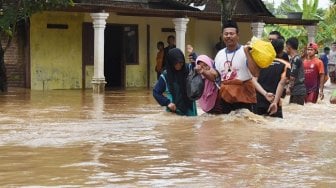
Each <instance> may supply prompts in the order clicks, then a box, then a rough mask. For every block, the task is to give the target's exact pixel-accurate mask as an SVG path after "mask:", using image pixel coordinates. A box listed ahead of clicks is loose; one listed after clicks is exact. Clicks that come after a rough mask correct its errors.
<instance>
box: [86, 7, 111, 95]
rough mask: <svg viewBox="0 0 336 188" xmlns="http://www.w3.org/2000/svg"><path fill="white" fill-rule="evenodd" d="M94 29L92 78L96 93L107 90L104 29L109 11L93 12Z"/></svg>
mask: <svg viewBox="0 0 336 188" xmlns="http://www.w3.org/2000/svg"><path fill="white" fill-rule="evenodd" d="M90 15H91V18H92V19H93V29H94V70H93V71H94V73H93V78H92V87H93V92H94V93H102V92H104V91H105V84H106V81H105V76H104V39H105V37H104V30H105V26H106V19H107V17H108V16H109V14H108V13H91V14H90Z"/></svg>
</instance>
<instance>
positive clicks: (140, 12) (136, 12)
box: [62, 3, 319, 25]
mask: <svg viewBox="0 0 336 188" xmlns="http://www.w3.org/2000/svg"><path fill="white" fill-rule="evenodd" d="M62 11H63V10H62ZM65 11H69V12H90V13H92V12H115V13H116V14H117V15H123V16H140V17H168V18H196V19H200V20H212V21H220V20H221V15H220V14H219V13H217V12H202V11H200V10H198V9H190V10H173V9H160V8H150V7H144V6H141V5H139V4H137V5H134V6H124V5H119V6H118V5H113V4H99V5H92V4H83V3H81V4H75V6H72V7H68V8H67V9H65ZM233 20H235V21H237V22H264V23H266V24H287V25H317V24H318V22H319V20H302V19H287V18H276V17H274V16H264V15H237V14H235V15H233Z"/></svg>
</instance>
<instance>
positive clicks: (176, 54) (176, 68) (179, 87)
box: [153, 48, 197, 116]
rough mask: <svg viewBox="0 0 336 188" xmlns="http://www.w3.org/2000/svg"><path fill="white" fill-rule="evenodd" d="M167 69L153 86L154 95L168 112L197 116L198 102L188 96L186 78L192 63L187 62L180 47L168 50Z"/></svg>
mask: <svg viewBox="0 0 336 188" xmlns="http://www.w3.org/2000/svg"><path fill="white" fill-rule="evenodd" d="M165 64H166V70H164V71H163V73H162V74H161V75H160V78H159V80H158V81H157V82H156V84H155V86H154V88H153V97H154V98H155V100H156V101H157V102H158V103H159V104H160V105H161V106H166V110H167V111H168V112H173V113H176V114H178V115H185V116H197V109H196V102H195V101H192V100H190V99H189V98H188V96H187V89H186V80H187V76H188V74H189V71H190V70H191V68H192V67H191V65H190V64H186V62H185V58H184V54H183V52H182V51H181V50H180V49H178V48H173V49H171V50H169V51H168V54H167V58H166V63H165Z"/></svg>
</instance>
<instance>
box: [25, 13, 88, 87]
mask: <svg viewBox="0 0 336 188" xmlns="http://www.w3.org/2000/svg"><path fill="white" fill-rule="evenodd" d="M82 20H83V15H81V14H76V13H61V12H44V13H41V14H35V15H34V16H33V17H32V18H31V30H30V47H31V49H30V51H31V89H32V90H43V89H76V88H81V85H82V69H81V67H82V43H81V41H82ZM48 23H50V24H67V25H68V29H48V28H47V24H48Z"/></svg>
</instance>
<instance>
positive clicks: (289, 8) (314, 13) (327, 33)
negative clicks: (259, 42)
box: [263, 0, 336, 48]
mask: <svg viewBox="0 0 336 188" xmlns="http://www.w3.org/2000/svg"><path fill="white" fill-rule="evenodd" d="M331 1H332V2H333V3H334V5H333V6H331V7H329V8H328V9H327V10H323V9H320V8H317V6H318V2H319V1H318V0H303V1H302V6H300V5H299V4H298V1H296V0H284V1H283V2H282V3H281V4H280V6H279V7H278V8H276V9H275V10H274V12H272V13H273V14H274V13H279V14H282V15H280V16H279V15H278V14H275V15H276V17H284V15H286V14H287V13H288V12H303V19H318V20H320V22H319V24H318V27H317V32H316V36H315V41H316V42H317V43H318V44H319V45H321V46H328V45H330V43H332V42H334V41H336V5H335V3H336V0H331ZM266 6H267V8H268V6H269V5H268V4H266ZM301 7H302V8H301ZM273 30H277V31H279V32H280V33H281V34H282V35H283V36H284V37H285V38H286V39H287V38H289V37H297V38H298V39H299V41H300V44H301V45H300V48H302V47H303V45H304V44H306V43H307V41H308V37H307V31H306V29H305V28H304V27H302V26H301V27H300V26H284V25H267V26H266V27H265V29H264V33H263V35H264V36H265V37H266V36H268V33H269V32H270V31H273Z"/></svg>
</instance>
